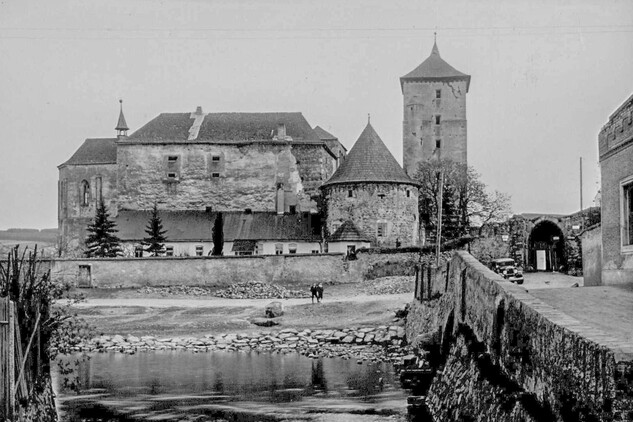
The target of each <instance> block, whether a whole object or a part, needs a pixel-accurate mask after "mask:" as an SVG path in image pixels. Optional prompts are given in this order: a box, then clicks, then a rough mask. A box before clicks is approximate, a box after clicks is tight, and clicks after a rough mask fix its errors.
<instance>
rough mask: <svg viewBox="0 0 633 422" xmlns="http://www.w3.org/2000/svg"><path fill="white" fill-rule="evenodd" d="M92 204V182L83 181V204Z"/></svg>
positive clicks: (85, 205)
mask: <svg viewBox="0 0 633 422" xmlns="http://www.w3.org/2000/svg"><path fill="white" fill-rule="evenodd" d="M88 204H90V184H89V183H88V181H87V180H82V181H81V205H82V206H84V207H87V206H88Z"/></svg>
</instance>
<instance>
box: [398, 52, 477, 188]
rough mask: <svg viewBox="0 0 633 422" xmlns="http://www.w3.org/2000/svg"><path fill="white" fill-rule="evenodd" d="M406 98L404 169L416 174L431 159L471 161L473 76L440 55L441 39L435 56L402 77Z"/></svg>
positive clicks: (403, 127)
mask: <svg viewBox="0 0 633 422" xmlns="http://www.w3.org/2000/svg"><path fill="white" fill-rule="evenodd" d="M400 85H401V87H402V96H403V99H404V118H403V121H402V132H403V134H402V143H403V154H402V156H403V163H404V170H405V172H406V173H407V174H408V175H409V176H413V175H414V174H415V173H416V171H417V169H418V166H419V164H420V163H421V162H423V161H426V160H431V159H442V160H447V159H450V160H453V161H456V162H460V163H466V162H467V154H466V151H467V142H466V139H467V137H466V94H467V93H468V88H469V86H470V75H466V74H464V73H462V72H460V71H458V70H456V69H455V68H454V67H452V66H451V65H449V64H448V63H446V62H445V61H444V60H443V59H442V58H441V57H440V51H439V49H438V48H437V42H435V43H434V44H433V50H431V55H430V56H429V57H428V58H427V59H426V60H424V61H423V62H422V64H420V65H419V66H418V67H416V68H415V69H414V70H412V71H411V72H409V73H407V74H406V75H405V76H403V77H401V78H400Z"/></svg>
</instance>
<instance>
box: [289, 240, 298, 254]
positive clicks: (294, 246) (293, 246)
mask: <svg viewBox="0 0 633 422" xmlns="http://www.w3.org/2000/svg"><path fill="white" fill-rule="evenodd" d="M288 253H290V254H295V253H297V244H296V243H291V244H290V245H288Z"/></svg>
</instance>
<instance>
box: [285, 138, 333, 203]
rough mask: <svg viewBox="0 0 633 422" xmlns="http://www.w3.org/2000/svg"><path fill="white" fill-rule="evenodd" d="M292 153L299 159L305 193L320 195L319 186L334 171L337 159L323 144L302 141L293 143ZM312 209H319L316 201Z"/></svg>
mask: <svg viewBox="0 0 633 422" xmlns="http://www.w3.org/2000/svg"><path fill="white" fill-rule="evenodd" d="M292 154H293V155H294V157H295V159H296V160H297V168H298V169H299V175H300V176H301V183H302V184H303V189H304V191H305V193H306V194H307V195H308V196H309V197H316V196H320V192H319V187H320V186H321V185H322V184H323V182H325V181H326V180H327V179H329V178H330V176H332V174H333V173H334V170H335V168H336V159H335V158H334V157H332V155H330V153H328V152H327V151H326V149H325V148H324V147H323V146H322V145H316V144H308V143H306V144H301V143H300V142H296V143H293V144H292ZM304 211H309V210H307V209H306V210H304ZM312 211H314V212H316V211H317V209H316V202H315V203H314V204H313V206H312Z"/></svg>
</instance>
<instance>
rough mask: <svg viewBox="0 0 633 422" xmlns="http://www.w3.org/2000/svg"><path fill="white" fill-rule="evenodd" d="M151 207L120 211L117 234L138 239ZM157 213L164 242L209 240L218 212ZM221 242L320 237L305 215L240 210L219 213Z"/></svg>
mask: <svg viewBox="0 0 633 422" xmlns="http://www.w3.org/2000/svg"><path fill="white" fill-rule="evenodd" d="M151 213H152V212H151V210H147V211H145V210H121V211H119V215H118V216H117V217H116V218H115V221H116V223H117V228H118V230H119V233H118V236H119V237H120V238H121V240H123V241H134V242H139V241H141V240H142V239H143V238H145V237H147V234H146V233H145V227H146V226H147V223H148V222H149V219H150V217H151ZM158 215H159V216H160V218H161V220H162V222H163V228H164V229H165V230H167V233H166V234H165V237H166V238H167V241H168V242H185V241H188V242H212V241H213V238H212V233H213V224H214V222H215V218H216V217H217V215H218V212H215V211H214V212H208V211H201V210H200V211H198V210H182V211H171V210H169V211H168V210H159V212H158ZM222 217H223V219H224V222H223V225H224V230H223V231H224V241H225V242H233V241H235V240H238V239H240V240H255V241H257V240H279V241H301V240H304V241H315V242H318V241H319V240H320V227H316V228H314V229H313V228H312V226H311V220H310V215H309V214H307V213H306V214H284V215H277V213H275V212H253V213H250V214H246V213H245V212H243V211H226V212H222Z"/></svg>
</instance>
